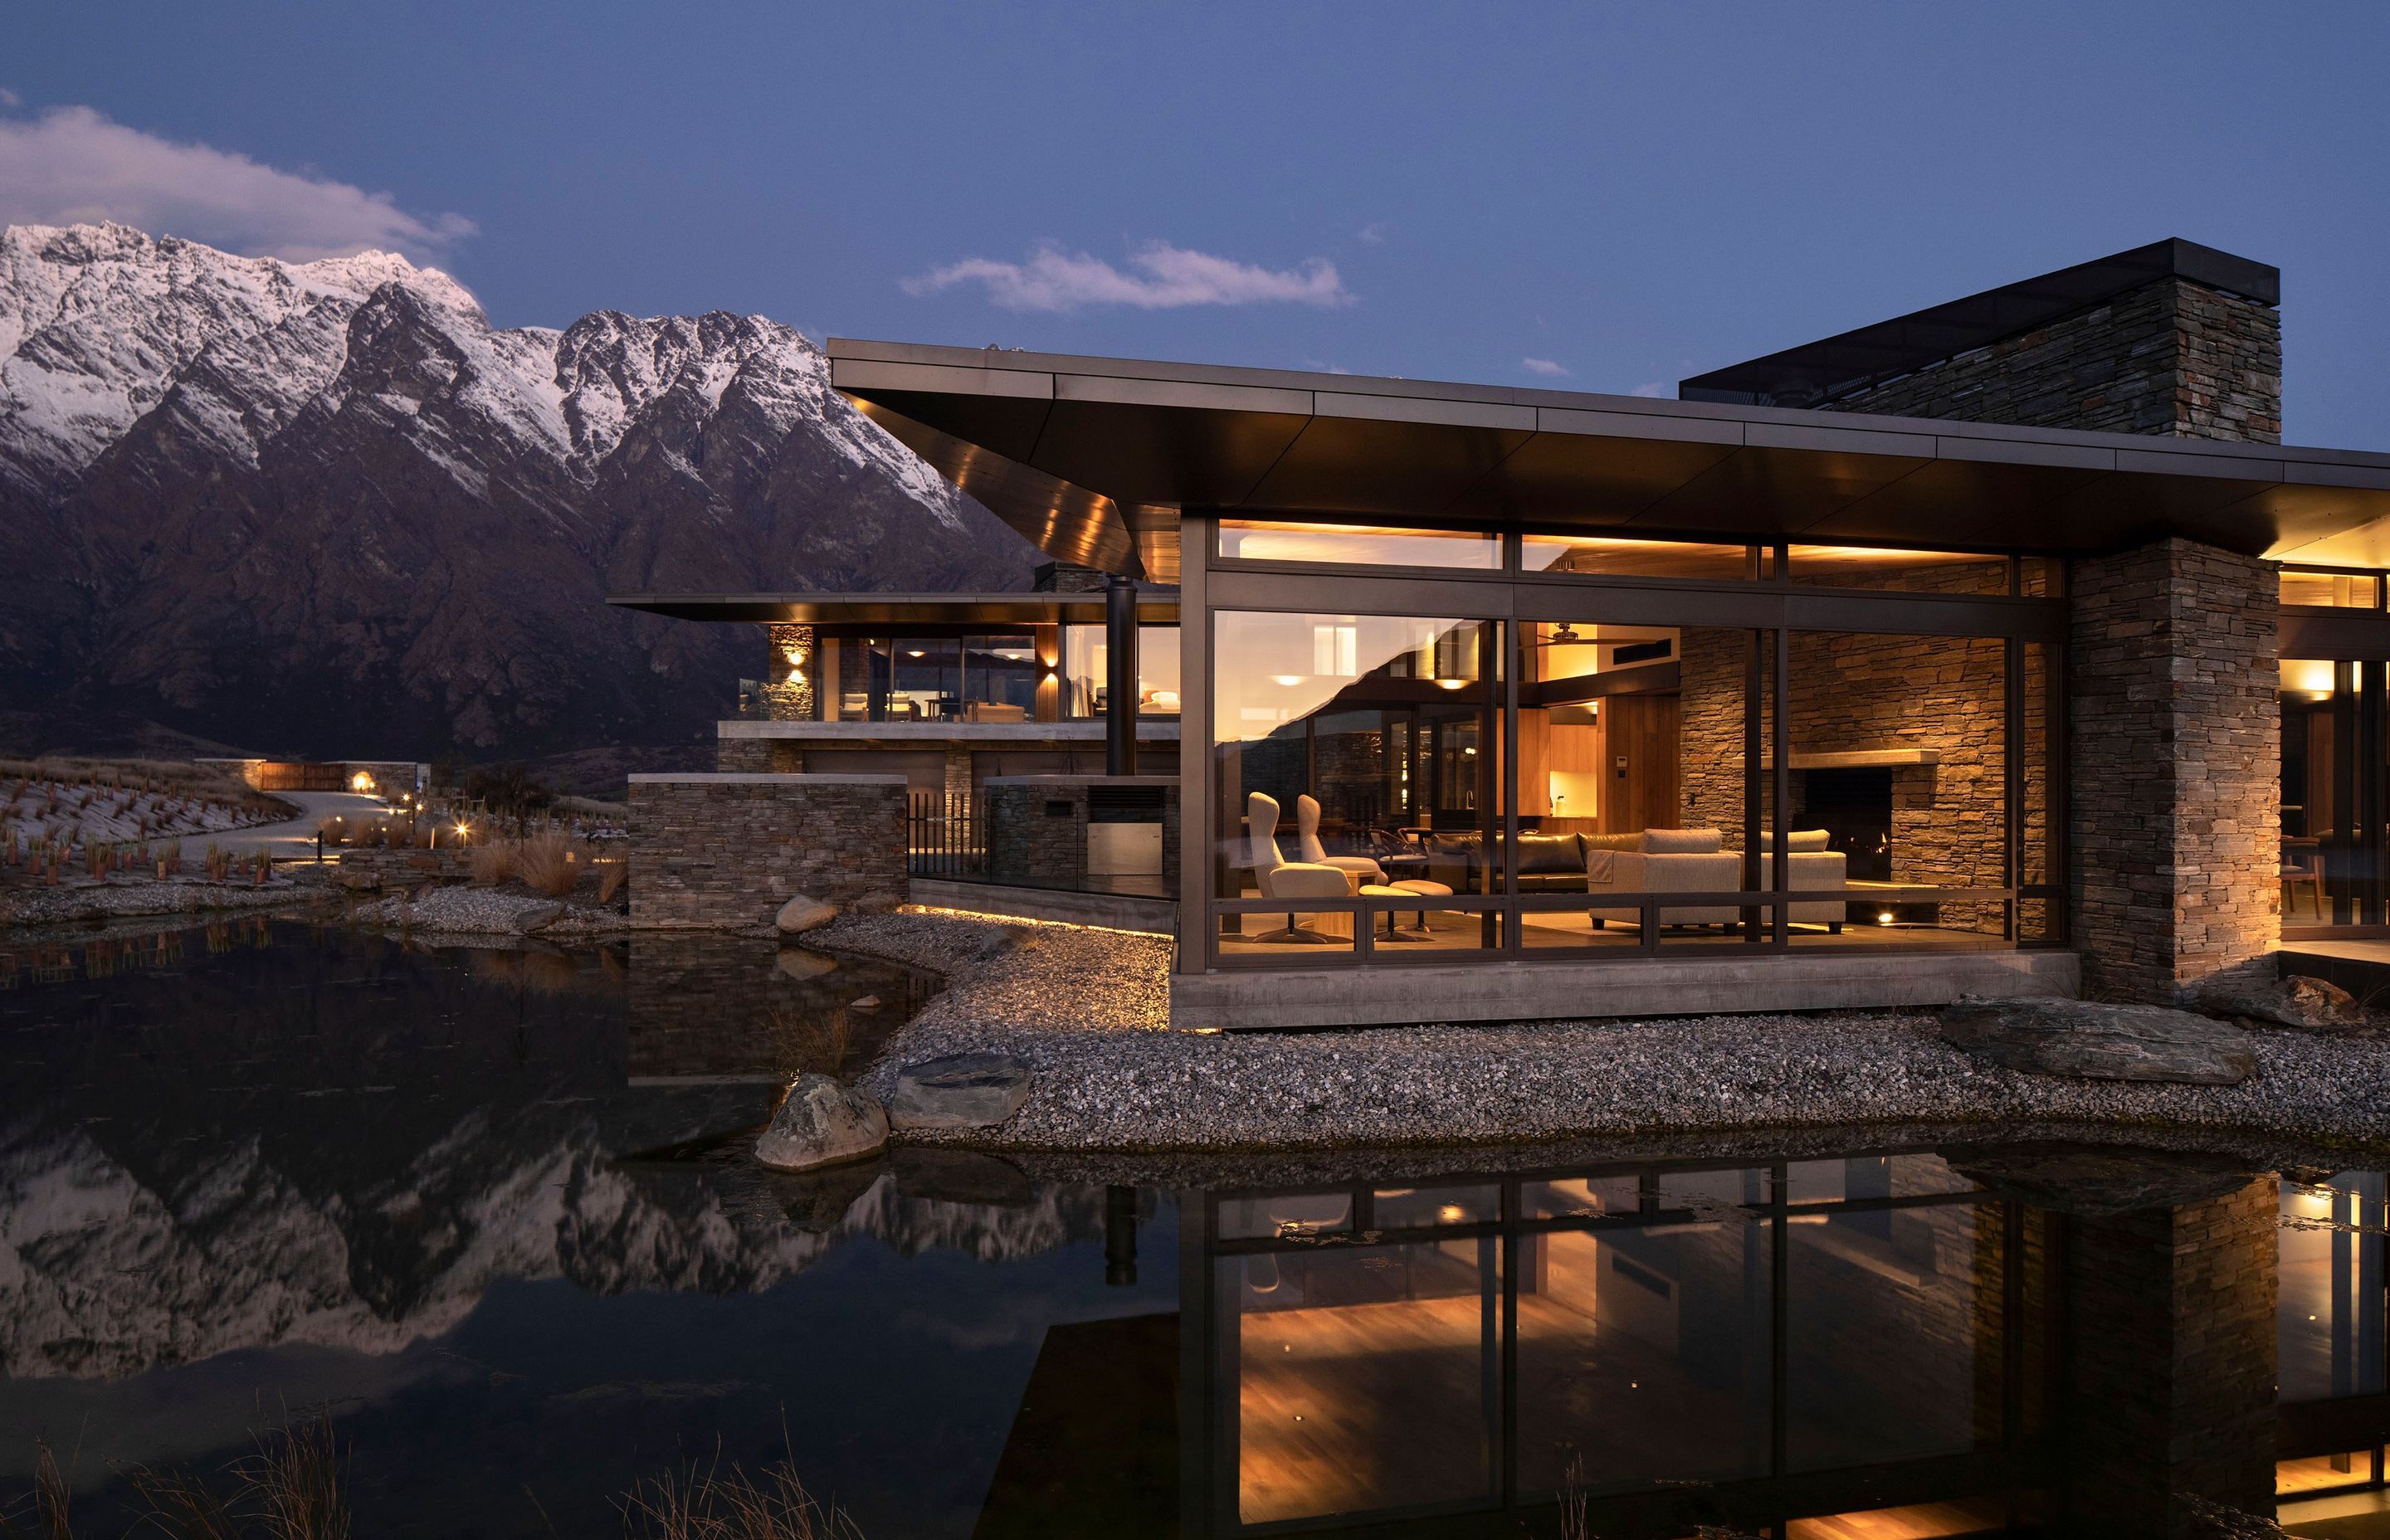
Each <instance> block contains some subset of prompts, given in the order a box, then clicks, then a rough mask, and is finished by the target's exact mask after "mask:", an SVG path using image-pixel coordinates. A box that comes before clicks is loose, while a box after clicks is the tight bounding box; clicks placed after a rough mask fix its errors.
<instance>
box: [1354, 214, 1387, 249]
mask: <svg viewBox="0 0 2390 1540" xmlns="http://www.w3.org/2000/svg"><path fill="white" fill-rule="evenodd" d="M1353 238H1354V239H1355V240H1357V241H1359V242H1360V243H1361V244H1362V245H1364V246H1383V245H1384V244H1386V222H1385V221H1384V220H1382V219H1381V220H1374V221H1372V222H1370V223H1369V224H1368V225H1362V226H1361V227H1360V228H1359V229H1358V230H1356V231H1354V232H1353Z"/></svg>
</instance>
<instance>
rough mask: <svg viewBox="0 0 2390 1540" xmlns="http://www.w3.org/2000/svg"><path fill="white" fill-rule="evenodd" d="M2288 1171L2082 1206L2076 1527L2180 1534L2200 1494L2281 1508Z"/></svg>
mask: <svg viewBox="0 0 2390 1540" xmlns="http://www.w3.org/2000/svg"><path fill="white" fill-rule="evenodd" d="M2277 1202H2278V1200H2277V1196H2276V1187H2275V1183H2274V1181H2273V1180H2272V1179H2271V1178H2265V1179H2261V1180H2258V1181H2255V1182H2251V1183H2249V1184H2247V1185H2246V1186H2244V1187H2241V1188H2240V1189H2239V1190H2237V1191H2235V1192H2231V1193H2228V1194H2226V1195H2224V1196H2222V1197H2218V1198H2211V1199H2207V1200H2203V1201H2199V1202H2194V1203H2189V1204H2184V1205H2182V1206H2180V1207H2178V1208H2174V1209H2150V1210H2144V1211H2141V1212H2139V1213H2127V1214H2123V1215H2115V1216H2101V1217H2096V1218H2094V1217H2088V1216H2080V1215H2078V1216H2074V1217H2072V1218H2070V1220H2069V1221H2068V1229H2067V1239H2066V1246H2065V1248H2064V1254H2065V1256H2066V1275H2067V1276H2066V1278H2065V1280H2064V1286H2063V1293H2062V1299H2063V1302H2064V1308H2065V1310H2066V1313H2067V1315H2068V1317H2069V1318H2068V1321H2067V1323H2066V1327H2065V1337H2066V1341H2067V1343H2068V1352H2067V1354H2066V1355H2065V1360H2064V1362H2065V1365H2066V1369H2065V1372H2066V1375H2067V1379H2068V1383H2067V1386H2066V1390H2067V1404H2068V1405H2069V1407H2070V1408H2071V1412H2072V1418H2073V1420H2072V1423H2071V1425H2070V1426H2068V1427H2067V1428H2065V1429H2063V1430H2062V1436H2061V1437H2060V1439H2059V1440H2058V1441H2057V1446H2058V1447H2059V1448H2061V1449H2062V1451H2063V1452H2064V1455H2063V1457H2064V1460H2065V1469H2064V1472H2063V1474H2064V1482H2063V1488H2062V1490H2063V1493H2064V1497H2065V1502H2066V1506H2067V1508H2068V1512H2067V1514H2066V1515H2065V1517H2066V1519H2067V1520H2068V1521H2069V1525H2068V1528H2067V1531H2066V1532H2067V1533H2069V1534H2102V1535H2117V1536H2124V1537H2137V1536H2147V1537H2151V1540H2159V1537H2164V1540H2174V1537H2177V1536H2180V1535H2183V1534H2188V1533H2191V1514H2190V1512H2189V1511H2188V1508H2187V1506H2186V1504H2185V1502H2184V1499H2185V1497H2187V1496H2192V1495H2196V1496H2200V1497H2204V1498H2207V1499H2209V1500H2210V1501H2214V1502H2217V1503H2222V1504H2225V1505H2227V1506H2229V1507H2231V1508H2239V1509H2241V1510H2242V1511H2243V1512H2248V1513H2266V1512H2269V1511H2271V1504H2272V1502H2273V1485H2274V1464H2273V1462H2274V1430H2275V1398H2274V1367H2275V1351H2276V1349H2275V1321H2274V1312H2275V1303H2276V1291H2277V1289H2278V1287H2279V1284H2278V1280H2277V1276H2276V1267H2275V1221H2276V1209H2277Z"/></svg>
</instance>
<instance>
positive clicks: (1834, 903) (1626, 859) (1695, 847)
mask: <svg viewBox="0 0 2390 1540" xmlns="http://www.w3.org/2000/svg"><path fill="white" fill-rule="evenodd" d="M1827 839H1828V836H1827V833H1826V831H1825V830H1824V829H1801V830H1795V831H1794V832H1792V834H1791V835H1789V836H1788V837H1787V843H1789V844H1790V846H1791V847H1792V850H1791V856H1790V861H1789V866H1790V877H1791V882H1790V888H1791V891H1792V892H1796V893H1797V892H1832V893H1835V894H1838V895H1839V894H1840V893H1841V892H1843V891H1844V888H1845V887H1846V886H1847V883H1848V877H1847V874H1848V871H1849V861H1848V858H1847V857H1846V856H1845V855H1844V853H1842V852H1841V851H1838V850H1829V849H1827V848H1826V842H1827ZM1773 843H1774V836H1773V835H1772V834H1763V835H1762V836H1761V841H1760V849H1761V851H1762V852H1763V853H1767V852H1769V851H1771V850H1772V848H1773ZM1586 845H1587V850H1586V855H1585V876H1586V887H1587V891H1588V892H1594V893H1597V894H1599V893H1605V892H1609V893H1620V894H1625V893H1728V892H1741V890H1742V853H1741V852H1740V851H1732V850H1728V849H1727V848H1726V836H1725V835H1724V834H1723V833H1721V832H1720V831H1719V830H1717V829H1714V828H1647V829H1645V830H1644V831H1643V832H1642V833H1641V834H1639V835H1601V836H1592V837H1588V838H1587V841H1586ZM1772 866H1774V863H1773V862H1772V861H1769V860H1767V859H1765V858H1763V859H1762V861H1761V863H1760V879H1759V891H1760V892H1771V891H1773V886H1774V875H1775V874H1774V872H1773V871H1772V870H1771V869H1770V868H1771V867H1772ZM1845 902H1846V901H1845V900H1844V899H1843V898H1841V897H1839V896H1837V897H1835V898H1832V899H1826V900H1818V901H1815V902H1810V903H1794V904H1792V905H1790V906H1789V907H1790V915H1789V918H1790V920H1791V922H1792V924H1795V925H1823V926H1825V927H1826V928H1827V929H1828V930H1835V931H1839V930H1842V928H1843V917H1844V912H1845V911H1844V904H1845ZM1591 914H1592V917H1593V923H1594V925H1595V926H1596V927H1597V928H1599V927H1600V926H1603V925H1605V924H1607V923H1608V922H1610V921H1612V920H1618V921H1621V922H1624V923H1625V924H1630V925H1632V924H1635V923H1638V921H1639V919H1640V918H1641V913H1640V911H1639V910H1638V909H1632V908H1627V909H1604V908H1595V909H1593V910H1592V911H1591ZM1763 918H1764V917H1763ZM1741 920H1742V911H1741V909H1739V908H1737V907H1735V906H1734V905H1726V904H1686V905H1670V906H1668V907H1666V908H1664V909H1662V910H1661V911H1660V923H1661V924H1663V925H1738V924H1741Z"/></svg>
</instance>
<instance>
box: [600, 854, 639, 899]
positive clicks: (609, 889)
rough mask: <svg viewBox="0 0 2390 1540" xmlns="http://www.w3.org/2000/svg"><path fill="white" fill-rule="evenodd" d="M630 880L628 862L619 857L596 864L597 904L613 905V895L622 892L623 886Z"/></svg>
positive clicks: (629, 864)
mask: <svg viewBox="0 0 2390 1540" xmlns="http://www.w3.org/2000/svg"><path fill="white" fill-rule="evenodd" d="M630 879H631V863H630V862H628V861H626V860H623V859H621V858H619V857H618V858H617V859H615V860H612V861H600V862H598V903H600V904H611V903H613V902H614V895H615V894H616V893H619V892H622V891H623V883H625V882H628V881H629V880H630Z"/></svg>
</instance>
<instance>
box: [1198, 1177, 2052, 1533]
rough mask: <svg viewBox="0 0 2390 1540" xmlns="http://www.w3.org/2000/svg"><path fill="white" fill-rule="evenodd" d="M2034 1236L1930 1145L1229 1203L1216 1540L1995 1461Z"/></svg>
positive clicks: (1223, 1238) (1220, 1203)
mask: <svg viewBox="0 0 2390 1540" xmlns="http://www.w3.org/2000/svg"><path fill="white" fill-rule="evenodd" d="M1829 1167H1831V1168H1832V1169H1831V1171H1827V1170H1826V1169H1825V1168H1829ZM2037 1223H2038V1221H2037V1220H2035V1219H2032V1218H2030V1217H2028V1216H2024V1215H2021V1214H2019V1213H2016V1211H2014V1210H2013V1208H2012V1207H2011V1205H2010V1204H2008V1203H2006V1202H2002V1201H1998V1200H1993V1199H1991V1198H1989V1197H1988V1196H1987V1195H1985V1193H1983V1192H1981V1191H1979V1190H1976V1189H1975V1188H1974V1187H1973V1184H1972V1183H1970V1182H1968V1181H1967V1180H1966V1179H1964V1178H1963V1177H1960V1176H1959V1175H1958V1174H1956V1173H1954V1172H1952V1171H1951V1169H1950V1168H1949V1167H1948V1166H1947V1164H1945V1163H1944V1162H1943V1161H1941V1160H1940V1158H1939V1157H1937V1156H1934V1155H1931V1154H1923V1153H1917V1154H1905V1153H1904V1154H1891V1155H1881V1156H1863V1157H1857V1158H1853V1159H1850V1160H1847V1161H1844V1160H1836V1161H1798V1162H1792V1163H1790V1164H1787V1163H1783V1162H1779V1163H1777V1164H1774V1165H1761V1166H1748V1167H1744V1166H1728V1167H1712V1168H1702V1167H1678V1168H1665V1167H1661V1168H1639V1169H1637V1168H1626V1169H1621V1168H1610V1169H1597V1170H1589V1171H1563V1172H1560V1173H1554V1174H1535V1175H1529V1176H1524V1177H1512V1178H1508V1179H1504V1180H1501V1181H1498V1182H1494V1181H1486V1180H1484V1179H1482V1178H1481V1179H1476V1180H1474V1181H1472V1182H1470V1183H1468V1184H1455V1185H1450V1186H1440V1185H1426V1186H1420V1187H1407V1186H1405V1187H1383V1186H1368V1185H1362V1186H1355V1187H1339V1188H1334V1189H1313V1190H1307V1191H1291V1192H1286V1193H1276V1194H1274V1193H1250V1194H1244V1195H1226V1196H1217V1197H1214V1199H1213V1200H1212V1202H1211V1212H1210V1213H1209V1216H1208V1235H1207V1250H1208V1252H1209V1255H1208V1257H1207V1262H1208V1269H1207V1271H1208V1277H1209V1282H1210V1289H1211V1295H1212V1297H1211V1320H1212V1332H1213V1338H1214V1343H1215V1350H1214V1356H1213V1359H1212V1366H1211V1369H1210V1372H1211V1374H1212V1375H1213V1377H1214V1387H1213V1392H1212V1394H1211V1396H1210V1398H1209V1399H1210V1401H1211V1403H1212V1405H1215V1406H1217V1407H1219V1408H1220V1416H1221V1420H1220V1423H1219V1425H1218V1430H1217V1433H1216V1435H1215V1436H1216V1440H1217V1442H1216V1444H1215V1445H1214V1447H1215V1450H1216V1453H1215V1455H1214V1462H1215V1464H1214V1471H1213V1481H1212V1482H1211V1483H1210V1484H1211V1491H1212V1493H1213V1494H1214V1497H1213V1499H1212V1500H1213V1501H1214V1503H1215V1504H1216V1505H1217V1511H1218V1512H1219V1514H1220V1516H1221V1518H1223V1519H1227V1520H1231V1521H1232V1522H1230V1523H1224V1524H1220V1525H1217V1526H1215V1527H1216V1530H1217V1532H1219V1533H1227V1532H1228V1531H1229V1530H1230V1529H1231V1528H1233V1527H1234V1525H1236V1524H1243V1525H1257V1524H1265V1523H1279V1522H1287V1521H1299V1520H1314V1521H1317V1520H1324V1519H1329V1518H1343V1519H1345V1520H1346V1521H1358V1520H1360V1519H1363V1518H1364V1517H1368V1518H1377V1519H1393V1518H1395V1517H1397V1516H1404V1515H1416V1514H1423V1513H1428V1512H1435V1511H1455V1510H1460V1511H1466V1510H1469V1509H1471V1508H1494V1507H1497V1506H1499V1505H1501V1504H1502V1503H1503V1502H1505V1501H1506V1500H1508V1501H1510V1502H1514V1503H1520V1504H1533V1503H1536V1502H1541V1501H1548V1499H1549V1497H1550V1496H1551V1495H1553V1494H1555V1493H1557V1492H1559V1491H1561V1490H1562V1489H1564V1488H1574V1490H1576V1491H1577V1492H1579V1493H1582V1494H1587V1495H1597V1496H1600V1495H1613V1494H1624V1493H1629V1492H1634V1491H1638V1490H1642V1491H1650V1490H1654V1489H1661V1488H1673V1487H1685V1486H1690V1485H1724V1484H1726V1483H1732V1482H1748V1481H1753V1480H1760V1479H1766V1478H1770V1477H1781V1476H1786V1475H1790V1474H1792V1473H1794V1472H1818V1471H1825V1470H1850V1469H1859V1468H1878V1467H1882V1466H1884V1465H1887V1464H1889V1463H1891V1462H1895V1461H1904V1460H1915V1459H1922V1458H1929V1457H1947V1456H1959V1457H1964V1456H1968V1455H1972V1454H1975V1453H1977V1452H1980V1451H1986V1450H1991V1449H1995V1448H1997V1447H1998V1446H1999V1444H2000V1443H2001V1440H2002V1437H2003V1430H2004V1428H2005V1427H2006V1426H2007V1425H2008V1420H2009V1419H2008V1416H2007V1414H2008V1411H2009V1401H2010V1398H2011V1395H2012V1394H2014V1393H2017V1388H2015V1387H2011V1385H2010V1384H2009V1383H2008V1382H2007V1381H2006V1379H2005V1377H2004V1376H2005V1371H2004V1367H2003V1366H2004V1365H2005V1364H2006V1363H2008V1362H2010V1361H2011V1355H2010V1354H2008V1353H2007V1351H2006V1347H2005V1344H2006V1343H2007V1341H2009V1339H2010V1336H2011V1333H2023V1332H2024V1330H2025V1329H2026V1322H2025V1319H2024V1317H2026V1316H2029V1315H2031V1313H2032V1312H2033V1311H2035V1310H2037V1309H2039V1308H2041V1307H2042V1303H2043V1300H2044V1298H2045V1295H2044V1292H2043V1289H2042V1287H2041V1282H2040V1280H2039V1279H2038V1278H2037V1277H2034V1276H2032V1275H2031V1274H2030V1273H2028V1274H2027V1276H2026V1277H2024V1279H2022V1280H2012V1279H2011V1277H2010V1272H2011V1268H2019V1269H2020V1270H2023V1268H2022V1255H2021V1251H2022V1248H2021V1242H2023V1241H2024V1240H2025V1239H2026V1238H2028V1237H2030V1236H2031V1235H2032V1234H2033V1233H2034V1232H2033V1231H2032V1230H2031V1229H2029V1228H2027V1226H2030V1225H2034V1224H2037ZM2036 1254H2037V1255H2038V1254H2041V1253H2036ZM1946 1491H1947V1495H1948V1496H1949V1497H1950V1498H1952V1499H1953V1500H1964V1499H1966V1498H1968V1497H1970V1496H1973V1495H1978V1494H1976V1493H1972V1492H1970V1491H1968V1490H1967V1489H1966V1488H1965V1487H1964V1485H1963V1483H1958V1484H1957V1485H1956V1486H1955V1489H1953V1488H1947V1487H1946ZM1213 1532H1214V1531H1213V1530H1207V1531H1206V1533H1213ZM1488 1533H1492V1531H1490V1530H1489V1531H1488Z"/></svg>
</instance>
